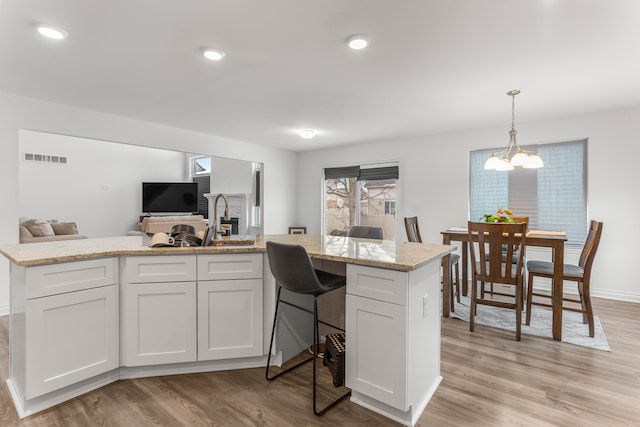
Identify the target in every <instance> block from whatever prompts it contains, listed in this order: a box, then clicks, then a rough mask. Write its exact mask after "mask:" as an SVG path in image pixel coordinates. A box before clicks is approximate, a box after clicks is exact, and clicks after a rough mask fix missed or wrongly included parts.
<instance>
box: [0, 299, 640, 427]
mask: <svg viewBox="0 0 640 427" xmlns="http://www.w3.org/2000/svg"><path fill="white" fill-rule="evenodd" d="M594 305H595V310H596V314H597V315H598V316H600V320H601V322H602V325H603V328H604V331H605V334H606V336H607V340H608V341H609V345H610V347H611V350H612V352H611V353H608V352H603V351H598V350H590V349H587V348H584V347H578V346H574V345H571V344H565V343H558V342H555V341H552V340H549V339H544V338H537V337H531V336H527V335H523V337H522V341H521V342H516V341H515V340H514V337H513V333H512V332H504V331H500V330H496V329H491V328H488V327H484V326H482V325H478V326H477V327H476V332H474V333H470V332H469V325H468V323H466V322H462V321H460V320H456V319H443V322H442V376H443V377H444V380H443V381H442V383H441V385H440V387H439V388H438V390H437V392H436V394H435V396H434V397H433V399H432V400H431V402H430V403H429V405H428V406H427V409H426V410H425V412H424V414H423V415H422V417H421V418H420V421H419V423H418V425H419V426H640V304H633V303H625V302H619V301H610V300H597V299H596V300H595V301H594ZM8 323H9V322H8V317H6V316H5V317H0V380H1V381H2V385H0V426H65V427H68V426H127V427H129V426H145V425H156V426H182V425H193V426H277V427H280V426H360V425H362V426H368V427H373V426H395V425H398V424H396V423H394V422H392V421H389V420H388V419H387V418H384V417H382V416H380V415H377V414H375V413H373V412H371V411H368V410H366V409H364V408H361V407H359V406H357V405H355V404H352V403H351V402H349V401H346V402H342V403H340V404H339V406H338V407H336V408H334V409H332V410H331V411H329V412H328V413H327V414H326V415H324V416H323V417H316V416H314V415H313V412H312V410H311V388H310V386H311V376H310V370H307V371H300V373H299V374H292V375H289V376H286V377H283V378H281V379H278V380H276V381H274V382H272V383H267V381H265V380H264V369H246V370H238V371H228V372H212V373H204V374H191V375H176V376H168V377H156V378H146V379H136V380H123V381H119V382H116V383H113V384H111V385H108V386H106V387H104V388H102V389H99V390H96V391H93V392H90V393H87V394H85V395H83V396H80V397H78V398H76V399H73V400H71V401H69V402H66V403H63V404H61V405H58V406H56V407H54V408H51V409H49V410H46V411H43V412H40V413H37V414H35V415H33V416H31V417H27V418H25V419H23V420H20V419H18V416H17V414H16V411H15V409H14V407H13V403H12V401H11V397H10V395H9V392H8V390H7V387H6V385H5V384H4V383H5V381H6V379H7V376H8V375H9V338H8ZM380 345H384V343H382V342H381V343H380ZM381 368H383V367H381ZM325 380H326V381H327V382H328V379H327V378H325ZM328 388H332V386H331V385H330V384H329V387H328Z"/></svg>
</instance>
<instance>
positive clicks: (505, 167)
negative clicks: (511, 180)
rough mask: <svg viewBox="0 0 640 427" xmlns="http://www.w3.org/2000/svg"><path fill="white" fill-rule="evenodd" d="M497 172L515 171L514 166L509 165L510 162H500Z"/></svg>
mask: <svg viewBox="0 0 640 427" xmlns="http://www.w3.org/2000/svg"><path fill="white" fill-rule="evenodd" d="M496 170H497V171H512V170H513V166H511V163H509V161H508V160H505V159H503V160H500V163H498V164H497V166H496Z"/></svg>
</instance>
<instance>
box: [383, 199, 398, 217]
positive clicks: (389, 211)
mask: <svg viewBox="0 0 640 427" xmlns="http://www.w3.org/2000/svg"><path fill="white" fill-rule="evenodd" d="M384 214H385V215H395V214H396V201H395V200H385V201H384Z"/></svg>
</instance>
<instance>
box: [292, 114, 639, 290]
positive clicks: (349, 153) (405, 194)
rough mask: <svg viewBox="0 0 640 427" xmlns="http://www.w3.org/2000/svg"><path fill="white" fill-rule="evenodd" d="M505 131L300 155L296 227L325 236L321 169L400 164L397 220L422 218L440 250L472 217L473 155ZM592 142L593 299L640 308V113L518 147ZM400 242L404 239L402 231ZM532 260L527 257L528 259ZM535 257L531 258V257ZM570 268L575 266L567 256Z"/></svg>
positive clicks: (591, 118) (499, 140) (537, 126)
mask: <svg viewBox="0 0 640 427" xmlns="http://www.w3.org/2000/svg"><path fill="white" fill-rule="evenodd" d="M508 130H509V129H508V126H506V125H505V127H504V128H490V129H477V130H469V131H464V132H455V133H447V134H442V135H431V136H425V137H422V138H414V139H406V140H393V141H380V142H372V143H369V144H363V145H357V146H350V147H344V148H340V149H335V148H333V149H327V150H321V151H315V152H306V153H301V154H299V156H298V170H299V172H298V181H299V183H298V200H297V206H298V218H297V219H298V221H297V223H299V224H300V225H306V226H307V230H308V232H309V233H318V232H320V227H321V221H322V219H321V218H322V217H321V214H322V185H321V180H322V169H323V168H324V167H330V166H343V165H357V164H364V163H375V162H384V161H389V160H399V162H400V183H401V190H400V194H399V196H398V209H399V215H398V219H399V221H400V222H402V218H403V217H404V216H413V215H417V216H418V218H419V221H420V229H421V230H420V231H421V234H422V236H423V239H424V240H425V241H428V242H441V241H442V238H441V236H440V232H441V231H442V230H445V229H447V228H449V227H452V226H461V225H465V224H466V221H467V216H468V187H469V186H468V152H469V150H473V149H480V148H491V147H497V146H506V145H507V142H508V141H509V136H508ZM585 137H586V138H588V168H589V169H588V173H589V182H588V185H589V205H588V206H589V218H590V219H597V220H599V221H603V222H604V227H603V236H602V241H601V244H600V248H599V250H598V254H597V256H596V259H595V262H594V267H593V276H592V292H593V295H595V296H601V297H606V298H614V299H624V300H630V301H638V302H640V288H639V287H638V286H637V281H636V278H635V276H636V274H637V272H636V271H635V268H633V266H634V265H635V261H636V254H635V251H634V250H632V248H633V244H634V243H635V242H637V241H640V228H638V227H636V226H635V225H633V221H634V219H635V215H636V214H637V213H638V212H640V197H639V195H640V194H639V193H640V192H639V190H638V184H637V183H638V182H640V168H639V167H638V166H637V164H636V163H637V161H636V159H637V158H639V157H640V144H638V142H637V141H638V138H639V137H640V107H636V108H631V109H626V110H617V111H609V112H601V113H597V114H589V115H582V116H575V117H566V118H561V119H557V120H550V121H544V122H537V123H521V124H518V141H519V143H520V144H523V145H526V144H533V143H545V142H558V141H564V140H575V139H580V138H585ZM399 227H400V228H399V234H398V235H399V236H403V239H406V236H405V233H404V229H403V225H402V224H401V223H400V224H399ZM528 255H529V253H528ZM532 255H533V254H532ZM566 259H567V260H575V259H576V251H575V250H569V253H568V254H567V257H566Z"/></svg>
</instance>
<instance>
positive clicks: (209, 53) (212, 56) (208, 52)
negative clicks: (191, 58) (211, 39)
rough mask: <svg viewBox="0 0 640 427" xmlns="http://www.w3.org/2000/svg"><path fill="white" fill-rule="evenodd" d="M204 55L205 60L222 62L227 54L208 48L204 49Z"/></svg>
mask: <svg viewBox="0 0 640 427" xmlns="http://www.w3.org/2000/svg"><path fill="white" fill-rule="evenodd" d="M202 54H203V55H204V57H205V58H207V59H209V60H211V61H220V60H221V59H222V58H224V56H225V53H224V52H223V51H221V50H217V49H211V48H208V47H207V48H203V49H202Z"/></svg>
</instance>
